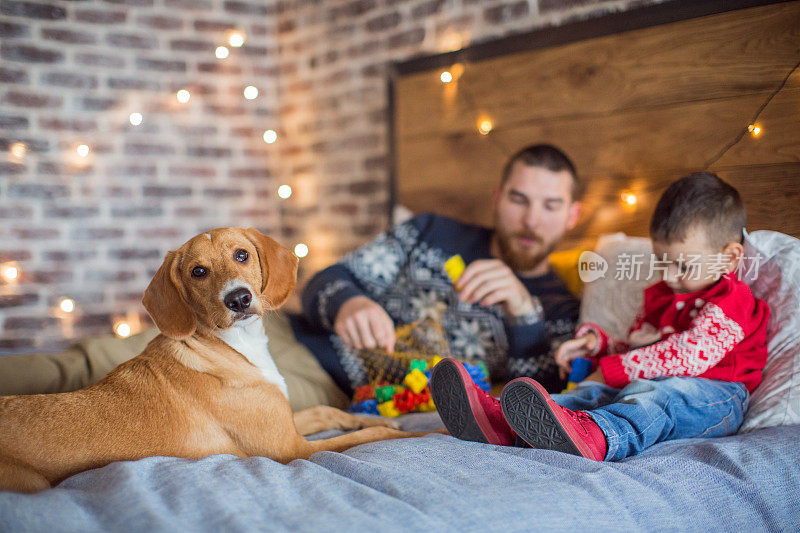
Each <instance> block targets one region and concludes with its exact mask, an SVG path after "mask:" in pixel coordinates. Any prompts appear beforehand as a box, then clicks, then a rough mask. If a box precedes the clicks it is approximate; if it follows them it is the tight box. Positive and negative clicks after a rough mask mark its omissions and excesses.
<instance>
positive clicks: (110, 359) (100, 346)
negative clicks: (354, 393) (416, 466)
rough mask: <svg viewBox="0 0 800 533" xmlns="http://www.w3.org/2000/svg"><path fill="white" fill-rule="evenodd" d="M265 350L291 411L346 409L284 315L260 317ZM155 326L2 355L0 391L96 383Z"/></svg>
mask: <svg viewBox="0 0 800 533" xmlns="http://www.w3.org/2000/svg"><path fill="white" fill-rule="evenodd" d="M264 329H265V330H266V332H267V336H268V337H269V350H270V353H271V354H272V358H273V359H274V360H275V364H276V365H277V367H278V370H280V372H281V374H282V375H283V377H284V379H285V380H286V386H287V388H288V391H289V401H290V403H291V404H292V409H293V410H295V411H299V410H301V409H305V408H306V407H311V406H314V405H333V406H335V407H341V408H346V407H347V405H348V399H347V396H346V395H345V394H344V393H343V392H342V391H341V390H340V389H339V388H338V387H337V386H336V384H335V383H334V382H333V379H331V377H330V376H329V375H328V374H327V373H326V372H325V370H323V369H322V367H321V366H320V365H319V363H318V362H317V360H316V358H315V357H314V356H313V355H312V354H311V352H309V351H308V349H307V348H306V347H305V346H303V345H302V344H300V343H299V342H298V341H297V339H296V338H295V336H294V332H293V331H292V328H291V326H290V325H289V320H288V318H287V317H286V315H285V314H283V313H280V312H278V313H271V314H268V315H265V316H264ZM156 335H158V330H157V329H155V328H152V329H148V330H145V331H143V332H142V333H139V334H137V335H132V336H131V337H128V338H127V339H120V338H117V337H115V336H114V335H104V336H99V337H90V338H87V339H83V340H81V341H78V342H76V343H75V344H73V345H71V346H70V347H69V348H67V349H66V350H64V351H63V352H61V353H58V354H30V355H10V356H0V395H8V394H39V393H55V392H69V391H73V390H77V389H80V388H83V387H87V386H89V385H91V384H93V383H96V382H98V381H99V380H100V379H102V378H103V377H104V376H105V375H106V374H108V373H109V372H110V371H111V370H112V369H113V368H115V367H116V366H117V365H119V364H121V363H123V362H125V361H127V360H128V359H131V358H133V357H135V356H137V355H138V354H139V353H141V352H142V350H144V348H145V346H147V343H148V342H150V341H151V340H152V339H153V338H154V337H155V336H156Z"/></svg>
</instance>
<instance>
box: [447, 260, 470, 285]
mask: <svg viewBox="0 0 800 533" xmlns="http://www.w3.org/2000/svg"><path fill="white" fill-rule="evenodd" d="M465 268H467V265H466V264H464V259H463V258H462V257H461V256H460V255H458V254H456V255H454V256H453V257H451V258H450V259H448V260H447V261H445V263H444V271H445V272H446V273H447V276H448V277H449V278H450V281H452V282H453V284H454V285H455V284H456V283H458V278H460V277H461V274H463V273H464V269H465Z"/></svg>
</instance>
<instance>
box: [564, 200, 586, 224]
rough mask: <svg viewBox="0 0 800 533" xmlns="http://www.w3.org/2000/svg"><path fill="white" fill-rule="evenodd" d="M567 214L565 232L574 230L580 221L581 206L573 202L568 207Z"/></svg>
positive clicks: (577, 202)
mask: <svg viewBox="0 0 800 533" xmlns="http://www.w3.org/2000/svg"><path fill="white" fill-rule="evenodd" d="M568 209H569V214H568V216H567V230H571V229H572V228H574V227H575V226H576V225H577V224H578V221H579V220H580V219H581V211H583V204H582V203H581V202H579V201H578V200H575V201H574V202H572V204H570V206H569V208H568Z"/></svg>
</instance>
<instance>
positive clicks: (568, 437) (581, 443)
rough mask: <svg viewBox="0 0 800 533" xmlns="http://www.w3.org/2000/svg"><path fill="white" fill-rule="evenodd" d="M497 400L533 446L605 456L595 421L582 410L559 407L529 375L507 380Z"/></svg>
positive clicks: (512, 425)
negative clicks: (507, 382)
mask: <svg viewBox="0 0 800 533" xmlns="http://www.w3.org/2000/svg"><path fill="white" fill-rule="evenodd" d="M500 402H501V404H502V406H503V414H504V415H505V417H506V420H507V421H508V423H509V424H510V425H511V428H512V429H513V430H514V431H516V432H517V435H518V436H519V437H520V438H522V440H524V441H525V442H527V443H528V444H530V445H531V446H533V447H534V448H540V449H544V450H556V451H559V452H564V453H571V454H573V455H580V456H582V457H586V458H587V459H594V460H595V461H602V460H603V459H605V457H606V450H607V444H606V436H605V435H604V434H603V431H602V430H601V429H600V426H598V425H597V422H595V421H594V420H593V419H592V417H591V416H589V414H588V413H586V412H585V411H570V410H569V409H567V408H565V407H561V406H560V405H558V404H557V403H556V402H555V401H554V400H553V399H552V398H551V397H550V395H549V394H548V393H547V391H546V390H544V387H542V386H541V385H540V384H539V383H537V382H536V381H534V380H532V379H531V378H517V379H515V380H513V381H511V382H510V383H509V384H508V385H506V386H505V387H504V388H503V392H502V394H501V395H500Z"/></svg>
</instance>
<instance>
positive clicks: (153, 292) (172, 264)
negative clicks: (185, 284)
mask: <svg viewBox="0 0 800 533" xmlns="http://www.w3.org/2000/svg"><path fill="white" fill-rule="evenodd" d="M177 257H178V254H177V253H175V252H167V256H166V257H165V258H164V262H163V263H162V264H161V266H160V267H158V270H157V271H156V275H155V276H153V279H152V280H151V281H150V285H148V286H147V289H145V291H144V296H143V297H142V304H143V305H144V308H145V309H147V312H148V313H149V314H150V317H151V318H152V319H153V322H155V323H156V326H158V329H160V330H161V333H163V334H164V335H166V336H167V337H169V338H171V339H175V340H179V341H181V340H184V339H188V338H189V337H191V336H192V334H193V333H194V331H195V329H197V318H196V317H195V315H194V312H193V311H192V308H191V307H189V304H188V302H187V301H186V300H185V299H184V298H183V294H181V290H180V287H179V285H180V284H181V283H182V282H181V279H180V276H179V275H178V260H177Z"/></svg>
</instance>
